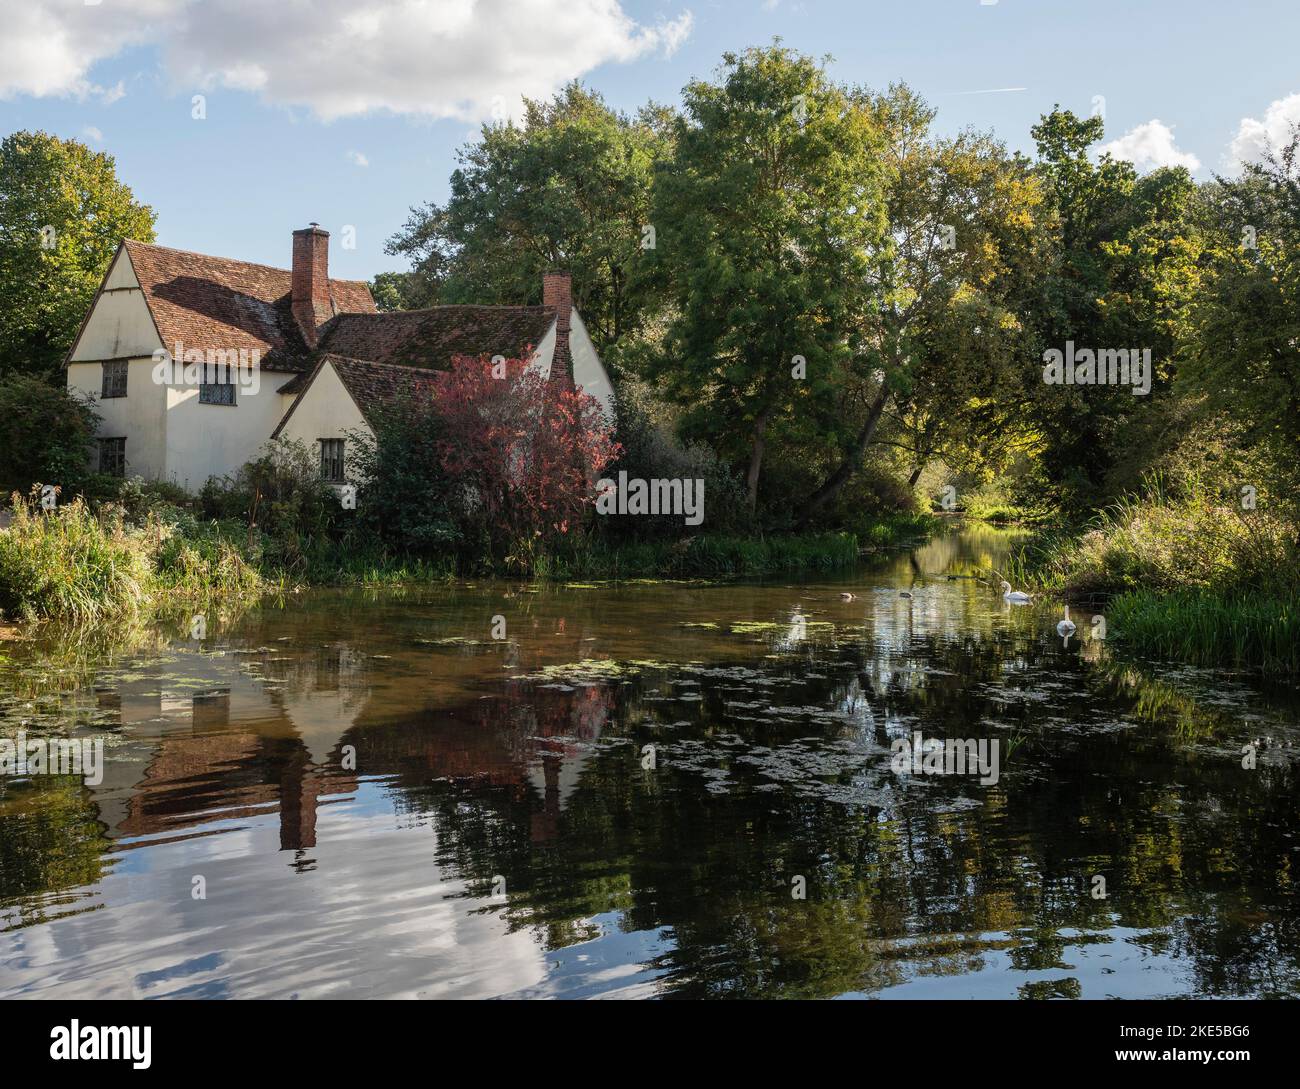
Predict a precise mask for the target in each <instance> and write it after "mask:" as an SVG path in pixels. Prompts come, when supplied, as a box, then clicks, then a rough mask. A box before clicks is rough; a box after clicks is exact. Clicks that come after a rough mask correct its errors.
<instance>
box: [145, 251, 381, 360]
mask: <svg viewBox="0 0 1300 1089" xmlns="http://www.w3.org/2000/svg"><path fill="white" fill-rule="evenodd" d="M123 245H124V246H125V247H126V252H127V254H128V255H129V256H130V258H131V265H132V267H133V268H134V270H135V275H136V277H137V279H138V280H139V281H140V287H141V288H143V289H144V295H145V299H146V300H147V301H148V304H149V309H150V311H151V312H152V313H153V319H154V322H155V324H156V325H157V326H158V334H159V335H160V336H161V337H162V341H163V346H164V347H165V348H166V349H167V350H168V351H172V350H173V346H174V345H175V343H176V342H177V341H180V342H182V343H183V344H184V345H185V347H186V348H198V349H200V350H203V351H207V350H208V349H209V348H214V349H215V348H221V349H226V350H230V349H236V350H237V349H240V348H246V349H248V350H250V351H251V350H253V349H254V348H256V349H257V350H258V351H260V352H261V353H262V364H263V366H265V367H266V368H267V369H268V370H288V371H301V370H304V369H305V368H306V367H307V366H308V362H309V361H308V355H309V349H308V348H307V345H306V344H305V343H304V342H303V339H302V334H301V333H300V332H299V330H298V325H297V322H295V321H294V318H293V314H292V312H291V310H290V294H289V280H290V273H289V271H288V270H287V269H279V268H268V267H267V266H266V265H254V264H250V263H248V262H247V261H230V260H227V259H226V258H224V257H208V256H207V255H205V254H201V253H187V252H186V251H184V250H173V249H168V248H166V247H165V246H150V245H147V244H145V243H143V242H130V241H128V242H124V243H123ZM330 294H331V296H332V299H333V303H334V306H335V307H336V308H337V310H338V311H340V312H341V313H344V312H356V313H357V314H359V315H373V314H374V313H375V300H374V299H373V298H371V296H370V289H369V288H368V287H367V286H366V285H365V284H364V283H362V282H360V281H356V280H331V281H330ZM335 320H337V319H335Z"/></svg>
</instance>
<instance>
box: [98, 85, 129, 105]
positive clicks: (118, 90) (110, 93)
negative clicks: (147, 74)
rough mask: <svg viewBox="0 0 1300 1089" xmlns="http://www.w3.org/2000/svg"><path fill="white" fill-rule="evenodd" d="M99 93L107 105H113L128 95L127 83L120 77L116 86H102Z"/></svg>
mask: <svg viewBox="0 0 1300 1089" xmlns="http://www.w3.org/2000/svg"><path fill="white" fill-rule="evenodd" d="M98 93H99V100H100V101H101V102H102V103H103V104H104V105H105V106H111V105H112V104H113V103H114V102H116V101H118V100H119V99H122V98H125V97H126V83H125V82H124V81H122V80H120V79H119V80H118V81H117V84H116V85H115V86H113V87H107V88H102V89H100V90H99V92H98Z"/></svg>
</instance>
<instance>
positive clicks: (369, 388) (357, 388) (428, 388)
mask: <svg viewBox="0 0 1300 1089" xmlns="http://www.w3.org/2000/svg"><path fill="white" fill-rule="evenodd" d="M327 363H328V364H330V365H331V366H333V368H334V372H335V373H336V374H337V375H338V376H339V380H340V381H341V382H342V383H343V386H344V388H345V389H346V390H347V391H348V393H349V394H350V395H351V397H352V400H354V401H355V402H356V404H357V408H359V409H360V410H361V415H362V416H364V417H365V419H366V422H367V423H370V424H372V425H373V424H374V422H375V416H376V414H377V413H379V412H382V411H384V410H385V409H389V408H395V407H397V406H399V405H411V404H415V403H416V402H417V401H419V400H420V399H430V398H432V397H433V375H431V374H430V373H429V368H428V367H403V366H399V365H397V364H393V363H375V362H372V361H370V360H366V359H348V358H346V357H344V356H339V355H334V354H333V353H329V352H326V353H323V354H322V355H321V356H320V357H319V359H318V360H317V361H316V365H315V366H314V367H312V369H311V370H310V371H307V372H306V373H304V374H299V375H296V376H294V378H292V379H291V380H290V381H289V382H288V383H286V385H285V386H281V387H280V390H279V392H280V393H297V394H298V397H297V400H295V401H294V402H293V404H292V405H290V406H289V411H288V412H286V413H285V414H284V418H283V419H282V420H281V421H280V423H279V425H278V426H277V427H276V429H275V431H274V432H272V434H271V437H272V438H275V437H276V436H278V435H279V434H280V432H281V431H283V430H284V426H285V424H287V423H288V422H289V417H291V416H292V415H293V413H294V409H296V408H297V407H298V406H299V405H300V404H301V403H302V399H303V398H304V397H305V396H306V395H307V390H308V389H309V388H310V387H311V384H312V383H313V382H314V381H315V380H316V376H317V375H318V374H319V373H320V372H321V369H322V368H323V367H324V366H325V364H327ZM290 386H292V387H294V388H292V389H290V388H288V387H290Z"/></svg>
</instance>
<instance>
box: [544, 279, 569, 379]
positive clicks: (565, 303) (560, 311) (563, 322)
mask: <svg viewBox="0 0 1300 1089" xmlns="http://www.w3.org/2000/svg"><path fill="white" fill-rule="evenodd" d="M542 305H543V306H549V307H550V308H551V309H552V310H554V311H555V353H554V354H553V355H552V356H551V377H550V381H551V382H553V383H559V384H561V385H563V386H564V387H565V388H566V389H573V388H574V383H573V357H572V355H570V353H569V315H570V312H571V311H572V310H573V277H572V276H570V275H569V273H567V272H559V271H551V272H544V273H542Z"/></svg>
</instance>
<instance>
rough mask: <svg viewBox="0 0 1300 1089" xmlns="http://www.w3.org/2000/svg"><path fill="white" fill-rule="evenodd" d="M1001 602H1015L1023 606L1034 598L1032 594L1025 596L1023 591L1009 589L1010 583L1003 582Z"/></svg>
mask: <svg viewBox="0 0 1300 1089" xmlns="http://www.w3.org/2000/svg"><path fill="white" fill-rule="evenodd" d="M1002 600H1003V601H1015V602H1019V603H1021V604H1023V603H1024V602H1026V601H1033V600H1034V598H1033V595H1032V594H1027V593H1025V592H1024V591H1023V590H1013V589H1011V583H1009V582H1004V583H1003V584H1002Z"/></svg>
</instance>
